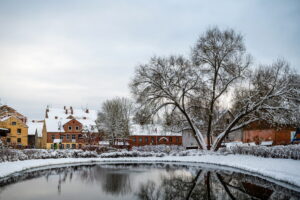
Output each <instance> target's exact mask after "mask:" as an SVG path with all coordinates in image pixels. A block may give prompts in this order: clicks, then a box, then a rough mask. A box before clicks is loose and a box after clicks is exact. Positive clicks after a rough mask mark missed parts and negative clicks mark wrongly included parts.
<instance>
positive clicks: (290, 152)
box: [220, 144, 300, 160]
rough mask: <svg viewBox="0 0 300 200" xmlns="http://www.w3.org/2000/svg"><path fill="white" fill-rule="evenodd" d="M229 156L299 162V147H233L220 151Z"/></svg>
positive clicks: (296, 145) (297, 145)
mask: <svg viewBox="0 0 300 200" xmlns="http://www.w3.org/2000/svg"><path fill="white" fill-rule="evenodd" d="M220 152H227V153H230V154H243V155H254V156H261V157H265V158H287V159H295V160H300V145H299V144H295V145H286V146H283V145H278V146H271V147H267V146H245V145H233V146H230V147H228V148H224V149H222V150H220Z"/></svg>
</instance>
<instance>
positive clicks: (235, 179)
mask: <svg viewBox="0 0 300 200" xmlns="http://www.w3.org/2000/svg"><path fill="white" fill-rule="evenodd" d="M161 180H162V181H161V184H160V185H157V184H155V183H154V182H153V181H148V182H147V183H146V184H143V185H141V187H140V190H139V193H138V194H137V195H138V197H139V198H140V199H151V200H160V199H300V193H299V189H298V191H294V190H291V189H288V188H284V187H282V186H279V185H276V184H274V183H271V182H269V181H266V180H264V179H262V178H258V177H254V176H250V175H245V174H242V173H234V172H230V171H219V170H211V169H200V170H198V171H197V172H194V175H193V176H187V175H185V174H176V173H174V172H171V173H169V174H168V175H166V176H163V177H161Z"/></svg>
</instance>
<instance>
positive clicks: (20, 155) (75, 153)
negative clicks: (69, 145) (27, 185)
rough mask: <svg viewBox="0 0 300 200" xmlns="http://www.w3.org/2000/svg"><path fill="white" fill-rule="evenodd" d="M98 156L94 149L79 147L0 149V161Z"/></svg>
mask: <svg viewBox="0 0 300 200" xmlns="http://www.w3.org/2000/svg"><path fill="white" fill-rule="evenodd" d="M98 156H99V155H98V153H97V152H96V151H83V150H81V149H64V150H52V149H49V150H46V149H24V150H17V149H0V162H6V161H18V160H31V159H48V158H94V157H98Z"/></svg>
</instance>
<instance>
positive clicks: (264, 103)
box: [130, 28, 299, 150]
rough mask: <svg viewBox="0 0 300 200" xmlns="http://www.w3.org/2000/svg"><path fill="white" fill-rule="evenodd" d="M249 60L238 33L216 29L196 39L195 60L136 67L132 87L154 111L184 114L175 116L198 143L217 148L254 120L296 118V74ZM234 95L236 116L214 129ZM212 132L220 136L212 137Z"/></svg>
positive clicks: (281, 66) (179, 59)
mask: <svg viewBox="0 0 300 200" xmlns="http://www.w3.org/2000/svg"><path fill="white" fill-rule="evenodd" d="M250 64H251V57H250V56H249V55H248V54H247V53H246V50H245V45H244V42H243V37H242V36H241V35H240V34H237V33H236V32H235V31H233V30H231V29H230V30H225V31H221V30H219V29H218V28H212V29H209V30H207V31H206V32H205V33H204V34H203V35H202V36H201V37H200V38H199V40H198V41H197V42H196V45H195V47H194V48H193V49H192V56H191V61H190V60H188V59H185V58H184V57H182V56H170V57H167V58H160V57H153V58H151V59H150V61H149V62H148V63H147V64H143V65H140V66H138V67H137V69H136V71H135V76H134V79H133V80H132V82H131V84H130V86H131V90H132V93H133V94H134V96H135V97H136V101H137V103H139V104H140V105H142V107H143V106H147V107H151V108H152V111H153V112H152V113H153V114H155V113H156V112H158V111H159V110H161V109H162V108H165V109H166V108H167V110H168V111H170V112H176V113H180V114H181V116H182V117H180V118H178V117H177V119H180V120H184V121H185V123H182V124H185V126H184V127H183V128H188V129H190V130H191V131H192V132H193V133H194V135H195V137H196V140H197V142H198V144H199V146H200V147H201V148H202V149H211V147H212V149H213V150H217V149H218V148H219V146H220V144H221V142H222V141H223V140H224V138H225V137H226V136H227V135H228V134H229V133H232V132H233V131H235V130H238V129H241V128H243V127H244V126H246V125H248V124H250V123H252V122H254V121H258V120H267V121H268V122H269V123H271V124H273V123H276V122H275V121H277V123H279V122H280V123H285V124H286V123H296V122H297V121H296V120H295V119H296V118H297V114H296V113H297V111H298V110H299V102H298V103H297V101H296V100H295V99H299V87H297V86H296V85H297V84H295V78H294V77H295V76H296V74H295V72H293V71H291V70H290V69H289V66H288V64H287V63H286V62H285V61H282V60H279V61H277V62H275V63H274V64H273V65H271V66H260V67H259V68H258V69H256V70H253V69H252V68H251V67H250ZM296 77H297V76H296ZM232 91H234V92H232ZM230 98H231V100H232V101H231V102H233V103H232V106H233V107H232V119H231V120H230V121H229V122H228V123H226V124H222V127H223V129H222V130H221V131H219V130H218V132H217V133H216V131H215V127H220V126H219V125H220V123H221V122H222V120H220V118H221V117H222V113H224V110H225V109H226V108H227V107H228V106H227V105H224V102H223V100H224V99H230ZM282 118H284V119H285V120H284V121H283V120H282ZM212 135H217V137H216V138H215V140H214V141H212V139H213V137H212ZM205 137H206V139H205Z"/></svg>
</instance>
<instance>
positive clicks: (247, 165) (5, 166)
mask: <svg viewBox="0 0 300 200" xmlns="http://www.w3.org/2000/svg"><path fill="white" fill-rule="evenodd" d="M90 162H99V163H153V162H182V163H183V164H184V163H206V164H215V165H221V166H227V167H234V168H237V169H242V170H246V171H249V172H253V173H255V174H259V175H262V176H266V177H270V178H274V179H277V180H280V181H283V182H286V183H290V184H293V185H296V186H298V187H300V174H299V169H298V168H299V166H300V161H298V160H291V159H277V158H276V159H274V158H262V157H255V156H248V155H227V156H226V155H201V156H184V157H178V156H164V157H125V158H124V157H122V158H58V159H43V160H41V159H39V160H26V161H16V162H3V163H0V177H1V178H3V177H5V176H9V175H11V174H13V173H16V172H21V171H23V170H28V169H32V168H39V167H48V166H51V165H61V164H76V163H90ZM255 174H254V175H255Z"/></svg>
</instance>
